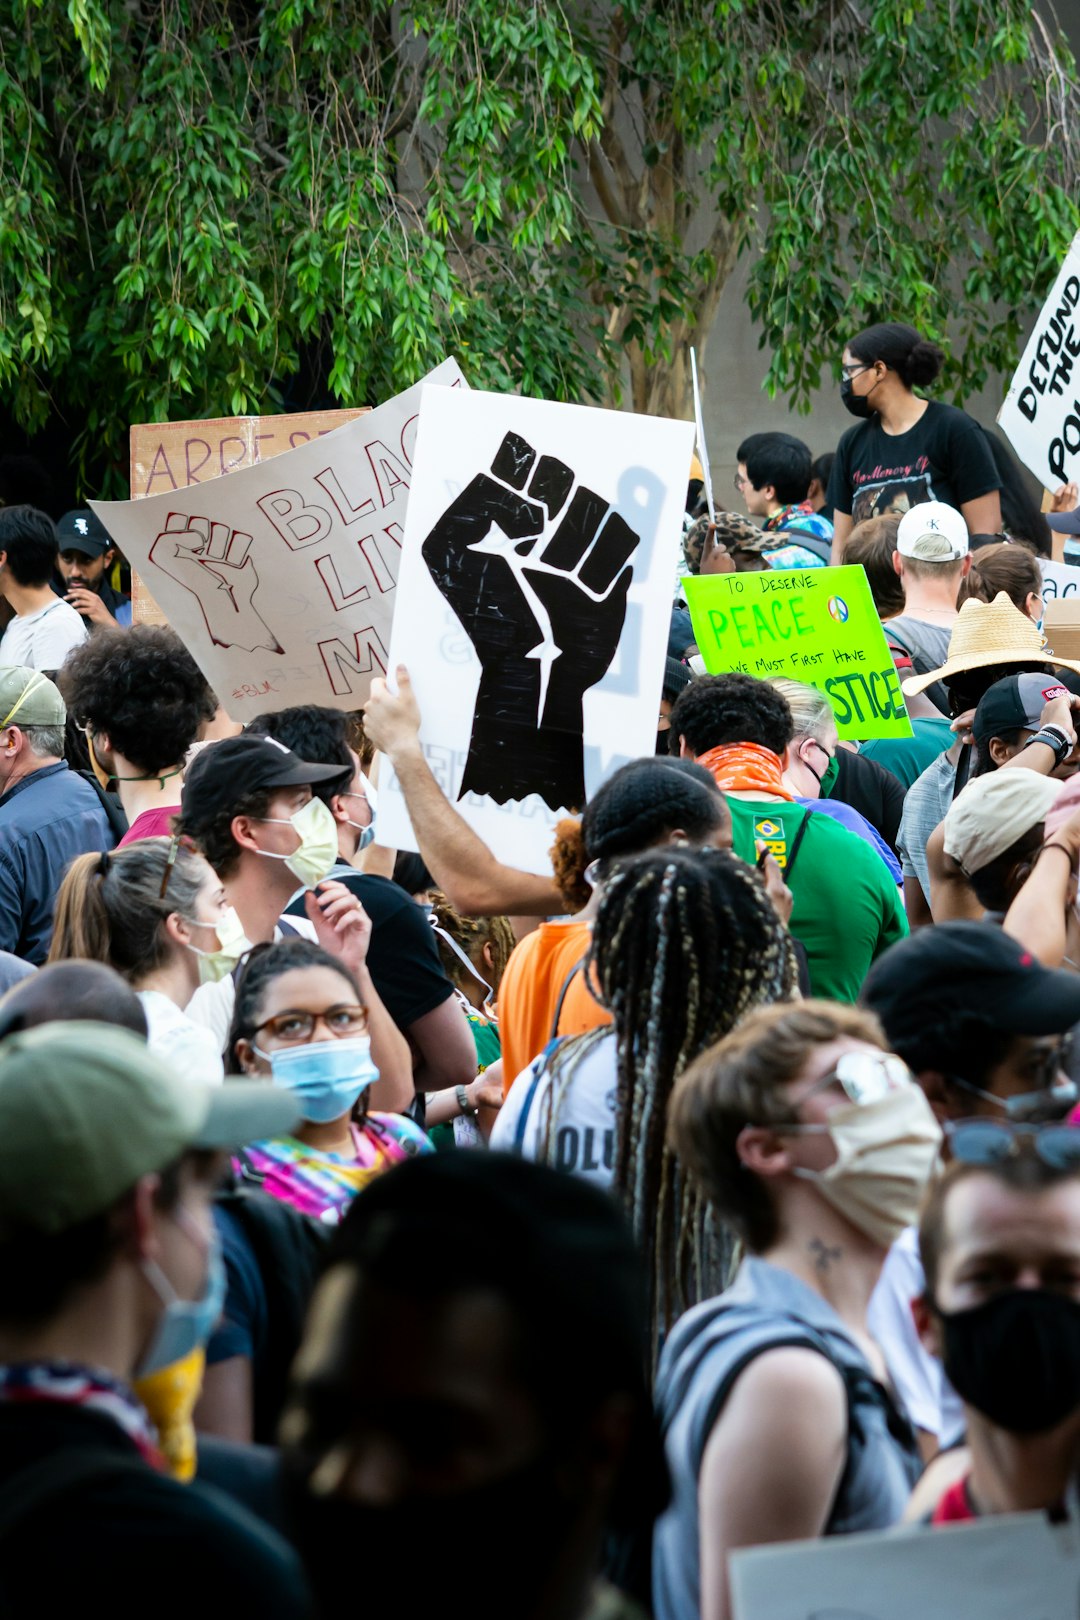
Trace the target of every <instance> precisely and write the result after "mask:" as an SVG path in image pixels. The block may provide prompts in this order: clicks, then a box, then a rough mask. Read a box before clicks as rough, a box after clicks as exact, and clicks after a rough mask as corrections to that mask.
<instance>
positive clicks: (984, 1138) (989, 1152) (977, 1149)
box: [945, 1119, 1080, 1170]
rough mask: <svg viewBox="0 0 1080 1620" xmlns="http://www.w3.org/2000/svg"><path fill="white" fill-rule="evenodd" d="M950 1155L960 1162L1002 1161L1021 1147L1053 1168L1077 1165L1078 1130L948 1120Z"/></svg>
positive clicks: (1000, 1121) (1079, 1158)
mask: <svg viewBox="0 0 1080 1620" xmlns="http://www.w3.org/2000/svg"><path fill="white" fill-rule="evenodd" d="M945 1134H946V1136H947V1137H948V1139H949V1147H950V1148H951V1149H952V1156H953V1158H954V1159H958V1160H959V1161H960V1162H961V1163H962V1164H986V1165H990V1164H1004V1163H1005V1161H1006V1160H1007V1159H1011V1158H1015V1156H1016V1155H1017V1154H1018V1153H1021V1152H1022V1151H1023V1150H1024V1148H1025V1147H1026V1148H1030V1149H1031V1150H1032V1151H1033V1152H1035V1153H1036V1154H1038V1156H1039V1158H1040V1159H1041V1160H1042V1161H1043V1163H1044V1164H1048V1165H1050V1167H1051V1169H1054V1170H1074V1169H1077V1168H1078V1167H1080V1130H1077V1129H1076V1128H1075V1126H1072V1125H1044V1126H1038V1125H1018V1124H1016V1123H1015V1122H1014V1121H1013V1120H1004V1119H955V1120H947V1121H946V1124H945Z"/></svg>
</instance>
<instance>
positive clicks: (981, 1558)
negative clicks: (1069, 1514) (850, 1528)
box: [730, 1513, 1080, 1620]
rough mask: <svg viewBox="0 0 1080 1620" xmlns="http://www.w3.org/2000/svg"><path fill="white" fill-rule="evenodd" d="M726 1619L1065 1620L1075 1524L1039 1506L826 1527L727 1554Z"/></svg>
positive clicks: (1078, 1565)
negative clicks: (804, 1537)
mask: <svg viewBox="0 0 1080 1620" xmlns="http://www.w3.org/2000/svg"><path fill="white" fill-rule="evenodd" d="M730 1569H731V1593H732V1608H733V1613H734V1620H911V1617H912V1615H918V1616H919V1620H958V1616H960V1615H974V1614H977V1615H978V1617H979V1620H1019V1617H1020V1616H1024V1617H1025V1620H1051V1617H1053V1620H1064V1617H1065V1616H1067V1615H1069V1616H1072V1615H1075V1614H1076V1612H1077V1597H1076V1594H1077V1591H1078V1589H1080V1533H1078V1530H1077V1526H1076V1524H1075V1523H1071V1524H1065V1525H1051V1524H1050V1523H1049V1521H1048V1520H1047V1519H1046V1517H1045V1516H1044V1515H1043V1514H1041V1513H1023V1514H1019V1513H1018V1514H1008V1515H1002V1516H1001V1517H994V1518H987V1519H982V1520H980V1521H979V1522H978V1523H977V1524H962V1525H956V1526H955V1527H944V1526H943V1527H941V1528H934V1529H932V1530H929V1529H926V1530H924V1529H910V1530H905V1529H900V1530H892V1531H886V1532H884V1533H882V1534H877V1533H874V1534H870V1535H855V1536H833V1537H830V1538H829V1539H828V1540H824V1541H801V1542H793V1543H791V1544H790V1545H788V1546H773V1547H748V1548H744V1549H742V1550H741V1551H739V1552H734V1553H732V1555H731V1561H730Z"/></svg>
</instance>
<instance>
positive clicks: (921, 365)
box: [904, 338, 945, 388]
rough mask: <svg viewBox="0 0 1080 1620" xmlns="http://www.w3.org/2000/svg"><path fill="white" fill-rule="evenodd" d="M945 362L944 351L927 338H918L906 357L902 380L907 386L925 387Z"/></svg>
mask: <svg viewBox="0 0 1080 1620" xmlns="http://www.w3.org/2000/svg"><path fill="white" fill-rule="evenodd" d="M944 364H945V351H944V350H943V349H939V348H938V346H937V344H936V343H931V342H930V340H929V339H928V338H920V339H919V341H918V343H916V344H915V346H914V347H913V348H912V350H911V353H910V354H909V355H908V357H907V364H906V366H905V367H904V373H905V375H904V381H905V382H906V383H907V385H908V387H909V388H925V387H926V385H927V384H928V383H932V382H933V380H934V378H935V377H936V376H937V375H938V372H939V371H940V370H941V368H942V366H943V365H944Z"/></svg>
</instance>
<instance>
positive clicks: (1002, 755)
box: [989, 737, 1016, 766]
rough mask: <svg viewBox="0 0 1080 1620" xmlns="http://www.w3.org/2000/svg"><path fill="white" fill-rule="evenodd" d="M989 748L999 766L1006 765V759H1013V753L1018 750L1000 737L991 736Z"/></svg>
mask: <svg viewBox="0 0 1080 1620" xmlns="http://www.w3.org/2000/svg"><path fill="white" fill-rule="evenodd" d="M989 749H990V758H991V759H992V760H993V762H994V764H995V765H997V766H1001V765H1004V763H1005V761H1006V760H1007V759H1012V757H1013V754H1014V753H1015V752H1016V750H1015V749H1013V748H1010V747H1009V745H1008V743H1006V742H1003V741H1002V739H1001V738H1000V737H991V738H990V741H989Z"/></svg>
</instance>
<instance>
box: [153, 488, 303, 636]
mask: <svg viewBox="0 0 1080 1620" xmlns="http://www.w3.org/2000/svg"><path fill="white" fill-rule="evenodd" d="M150 561H151V562H152V563H154V564H155V566H156V567H158V568H160V569H161V571H162V573H165V574H168V575H169V577H170V579H175V580H176V582H177V584H178V585H182V586H183V587H184V589H185V590H187V591H190V592H191V594H192V596H194V597H195V598H196V599H197V600H198V603H199V606H200V608H201V609H202V615H203V618H204V619H205V621H206V628H207V630H208V631H209V632H210V639H211V640H212V641H213V642H214V643H215V644H216V645H217V646H218V647H243V648H244V649H245V650H246V651H247V652H254V650H255V648H256V647H264V648H265V649H266V650H267V651H268V652H276V653H280V652H284V650H285V649H284V648H283V647H282V646H281V644H280V643H279V641H278V639H277V637H276V636H275V634H274V632H273V631H272V630H271V629H270V627H269V625H268V624H267V623H266V621H265V620H264V619H263V618H262V617H261V616H260V614H259V613H257V612H256V610H255V606H254V599H255V592H256V591H257V590H258V588H259V575H258V572H257V570H256V568H255V563H254V561H253V560H252V557H251V536H250V534H244V533H243V532H242V530H240V529H230V528H229V525H228V524H227V523H215V521H214V520H213V518H205V517H193V518H189V517H188V516H187V515H186V514H185V513H183V512H170V513H169V514H168V516H167V517H166V519H165V527H164V529H163V530H162V532H161V533H160V534H159V535H158V537H157V539H156V540H155V541H154V543H153V545H152V546H151V547H150ZM147 583H148V584H149V583H150V581H149V580H148V581H147Z"/></svg>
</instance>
